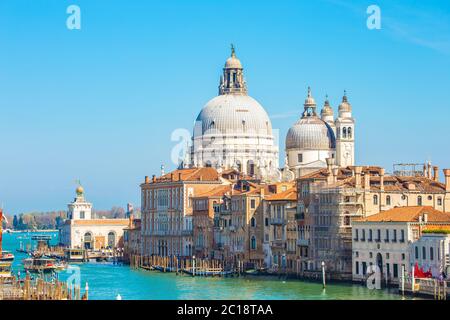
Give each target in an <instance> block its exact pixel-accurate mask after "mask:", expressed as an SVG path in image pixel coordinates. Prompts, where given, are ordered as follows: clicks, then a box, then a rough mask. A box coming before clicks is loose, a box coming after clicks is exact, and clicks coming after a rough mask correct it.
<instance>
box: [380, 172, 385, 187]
mask: <svg viewBox="0 0 450 320" xmlns="http://www.w3.org/2000/svg"><path fill="white" fill-rule="evenodd" d="M384 173H385V170H384V168H381V169H380V190H381V191H384Z"/></svg>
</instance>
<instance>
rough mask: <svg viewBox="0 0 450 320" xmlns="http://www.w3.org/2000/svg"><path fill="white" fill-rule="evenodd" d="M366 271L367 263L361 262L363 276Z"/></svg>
mask: <svg viewBox="0 0 450 320" xmlns="http://www.w3.org/2000/svg"><path fill="white" fill-rule="evenodd" d="M366 271H367V263H366V262H363V263H362V273H363V276H365V275H366Z"/></svg>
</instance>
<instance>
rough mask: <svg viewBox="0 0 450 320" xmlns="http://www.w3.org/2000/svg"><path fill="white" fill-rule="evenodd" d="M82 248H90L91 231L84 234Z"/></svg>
mask: <svg viewBox="0 0 450 320" xmlns="http://www.w3.org/2000/svg"><path fill="white" fill-rule="evenodd" d="M84 248H85V249H92V233H90V232H86V233H85V234H84Z"/></svg>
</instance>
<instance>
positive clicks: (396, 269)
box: [393, 263, 398, 278]
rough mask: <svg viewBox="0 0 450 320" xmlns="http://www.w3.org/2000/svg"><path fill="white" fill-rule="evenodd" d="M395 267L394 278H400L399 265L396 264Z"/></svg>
mask: <svg viewBox="0 0 450 320" xmlns="http://www.w3.org/2000/svg"><path fill="white" fill-rule="evenodd" d="M393 267H394V278H398V264H397V263H394V264H393Z"/></svg>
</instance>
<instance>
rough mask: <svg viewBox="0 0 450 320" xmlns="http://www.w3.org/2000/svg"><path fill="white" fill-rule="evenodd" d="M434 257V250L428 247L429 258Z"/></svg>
mask: <svg viewBox="0 0 450 320" xmlns="http://www.w3.org/2000/svg"><path fill="white" fill-rule="evenodd" d="M433 259H434V250H433V247H430V260H433Z"/></svg>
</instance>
